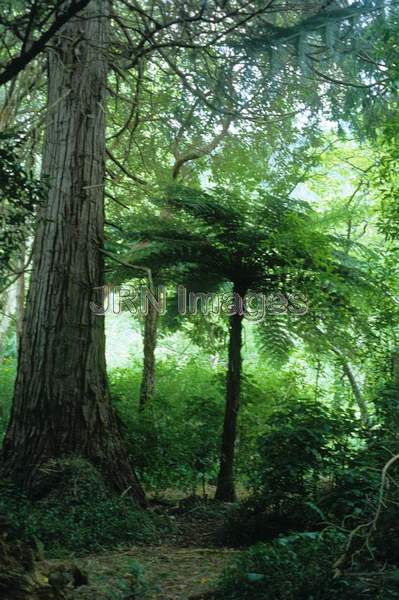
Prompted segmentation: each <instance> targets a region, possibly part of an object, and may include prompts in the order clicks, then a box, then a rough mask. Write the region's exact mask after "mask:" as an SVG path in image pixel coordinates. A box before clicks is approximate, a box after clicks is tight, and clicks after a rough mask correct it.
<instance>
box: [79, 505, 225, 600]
mask: <svg viewBox="0 0 399 600" xmlns="http://www.w3.org/2000/svg"><path fill="white" fill-rule="evenodd" d="M227 508H228V507H224V506H223V505H219V506H218V507H216V508H215V505H214V504H205V505H203V504H202V505H201V504H200V505H198V506H197V505H194V506H184V507H182V506H172V507H169V508H168V509H166V510H165V514H167V515H168V517H169V518H171V519H172V523H173V526H172V527H171V529H170V530H168V531H167V532H166V535H165V537H164V538H163V539H160V540H159V543H158V544H156V545H155V544H152V545H149V546H143V545H140V546H139V545H137V546H132V547H130V548H124V549H123V550H120V551H113V552H112V551H111V552H104V553H99V554H94V555H91V556H88V557H86V558H83V559H81V560H80V561H79V563H80V566H81V567H82V569H83V570H84V571H85V572H87V573H88V576H89V581H90V583H91V585H92V586H94V588H93V589H92V592H91V593H92V594H93V593H94V592H93V590H94V589H96V590H97V592H96V600H97V599H98V600H103V598H104V599H105V600H108V599H109V598H110V597H112V598H118V599H119V598H129V599H130V598H132V597H133V596H131V595H129V593H128V590H129V589H131V587H130V584H131V583H132V582H135V584H134V586H133V587H134V588H136V589H137V585H138V587H139V588H140V590H141V591H139V592H137V595H135V596H134V598H135V600H136V599H137V600H141V599H142V598H143V600H144V599H145V600H189V599H193V600H194V598H199V597H200V596H202V595H203V594H205V593H207V592H209V591H211V590H212V589H214V588H215V584H216V581H217V579H218V577H219V576H220V574H221V573H222V571H223V570H224V569H225V568H226V566H227V565H228V564H229V563H230V562H231V561H232V559H233V558H234V556H235V555H236V554H237V550H234V549H231V548H225V547H222V546H219V545H218V543H217V538H218V536H217V531H218V528H219V527H220V525H221V523H222V522H223V518H224V514H225V510H227ZM137 582H138V584H137ZM125 588H126V590H127V595H124V590H125ZM100 590H101V592H103V590H104V591H105V590H113V591H112V593H111V596H110V595H108V592H105V593H104V595H103V594H102V593H101V592H100ZM88 595H89V597H90V592H89V594H88ZM78 597H79V598H80V596H78ZM84 600H86V596H84ZM90 600H91V598H90ZM93 600H94V598H93Z"/></svg>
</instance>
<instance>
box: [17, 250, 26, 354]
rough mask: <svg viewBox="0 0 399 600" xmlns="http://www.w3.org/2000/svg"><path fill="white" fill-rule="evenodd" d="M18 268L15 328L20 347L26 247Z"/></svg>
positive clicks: (22, 251)
mask: <svg viewBox="0 0 399 600" xmlns="http://www.w3.org/2000/svg"><path fill="white" fill-rule="evenodd" d="M17 268H18V269H19V270H20V271H21V273H20V275H19V277H18V279H17V281H16V289H15V330H16V334H17V342H18V347H19V345H20V343H21V335H22V324H23V321H24V315H25V271H24V269H25V247H23V248H22V250H21V255H20V257H19V261H18V266H17Z"/></svg>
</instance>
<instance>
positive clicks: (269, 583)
mask: <svg viewBox="0 0 399 600" xmlns="http://www.w3.org/2000/svg"><path fill="white" fill-rule="evenodd" d="M345 541H346V536H344V535H343V534H342V533H340V532H338V531H336V530H330V531H326V532H322V533H317V532H305V533H300V534H294V535H291V536H287V537H282V538H279V539H277V540H275V541H274V542H272V543H270V544H261V543H260V544H257V545H255V546H253V547H252V548H250V549H248V550H247V551H245V552H242V553H241V554H240V556H239V558H237V559H236V560H235V562H234V563H233V564H232V565H231V567H229V568H228V569H227V570H226V571H225V573H224V574H223V576H222V577H221V579H220V580H219V585H218V587H217V591H216V592H215V593H212V594H210V595H209V596H208V598H209V600H211V599H212V600H365V599H367V600H393V599H394V598H398V597H399V570H397V569H390V570H387V569H386V570H379V571H378V570H377V569H371V570H370V569H369V565H368V564H367V563H365V564H359V563H356V564H354V566H353V568H352V569H351V571H348V572H344V573H342V574H339V573H336V572H335V569H334V563H335V561H336V559H337V558H338V557H339V556H340V554H341V553H342V552H343V548H344V544H345Z"/></svg>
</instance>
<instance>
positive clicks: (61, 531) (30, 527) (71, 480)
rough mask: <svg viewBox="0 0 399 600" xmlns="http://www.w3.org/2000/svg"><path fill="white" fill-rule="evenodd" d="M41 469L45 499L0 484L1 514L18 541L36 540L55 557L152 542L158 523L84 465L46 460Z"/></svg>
mask: <svg viewBox="0 0 399 600" xmlns="http://www.w3.org/2000/svg"><path fill="white" fill-rule="evenodd" d="M44 469H45V470H44V472H43V493H45V495H44V496H43V497H42V498H41V499H40V500H37V501H32V500H29V499H28V498H26V497H25V496H24V495H23V494H21V493H20V492H19V491H18V490H16V489H14V488H13V486H11V485H10V484H8V483H7V482H4V481H3V482H2V483H1V491H0V513H6V514H7V516H8V518H9V520H10V524H11V526H12V527H13V528H14V529H15V530H16V532H17V533H18V535H19V536H20V537H22V538H25V537H34V538H36V539H38V540H40V542H41V543H42V544H43V545H44V547H45V548H46V549H47V551H48V552H49V554H51V555H57V556H59V555H62V554H65V553H71V552H74V553H85V552H90V551H93V550H99V549H101V548H104V547H110V546H116V545H118V544H123V543H136V542H138V541H143V540H146V539H147V540H148V539H154V537H155V535H156V532H157V528H158V527H159V526H160V524H161V523H160V522H159V523H158V524H157V523H156V520H155V517H154V516H153V515H150V514H148V513H143V510H142V509H140V508H138V507H137V505H136V504H135V503H134V502H133V501H132V500H131V498H129V496H128V495H125V496H118V495H115V494H114V493H113V492H112V491H111V490H110V489H109V487H108V486H107V484H106V483H105V482H104V480H103V478H102V476H101V475H100V473H99V472H98V471H97V470H96V469H95V468H94V467H93V466H92V465H91V464H90V463H88V462H87V461H85V460H83V459H80V458H68V459H64V460H57V461H51V462H50V463H48V464H47V465H46V466H45V467H44Z"/></svg>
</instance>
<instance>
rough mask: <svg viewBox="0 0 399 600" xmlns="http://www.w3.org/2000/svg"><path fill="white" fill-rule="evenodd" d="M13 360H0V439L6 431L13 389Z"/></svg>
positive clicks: (0, 439)
mask: <svg viewBox="0 0 399 600" xmlns="http://www.w3.org/2000/svg"><path fill="white" fill-rule="evenodd" d="M15 368H16V367H15V361H14V360H13V359H12V358H3V360H1V362H0V396H1V402H0V441H2V439H3V436H4V434H5V431H6V427H7V423H8V417H9V413H10V408H11V401H12V396H13V391H14V380H15Z"/></svg>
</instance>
